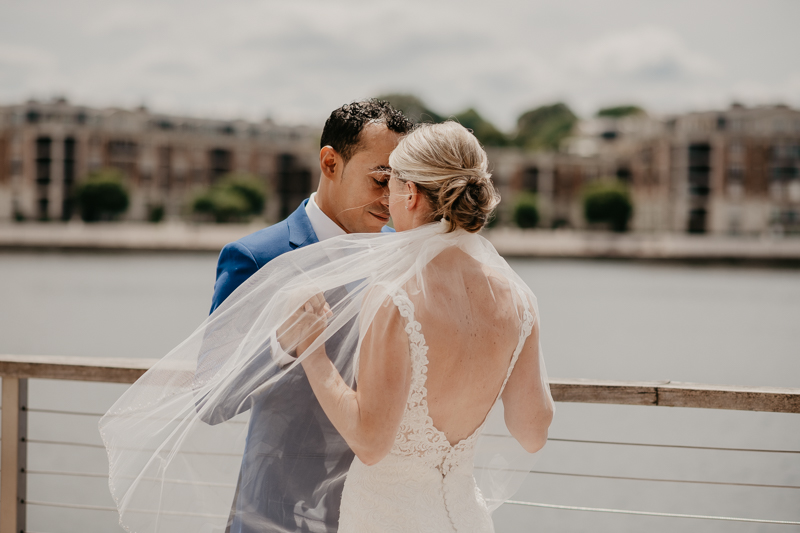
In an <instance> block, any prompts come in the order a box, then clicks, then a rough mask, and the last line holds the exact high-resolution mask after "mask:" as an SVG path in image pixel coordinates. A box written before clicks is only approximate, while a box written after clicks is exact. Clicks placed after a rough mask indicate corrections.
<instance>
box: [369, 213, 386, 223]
mask: <svg viewBox="0 0 800 533" xmlns="http://www.w3.org/2000/svg"><path fill="white" fill-rule="evenodd" d="M370 215H372V216H374V217H375V218H377V219H378V220H380V221H381V222H383V223H384V224H385V223H387V222H389V214H388V213H387V214H385V215H379V214H378V213H370Z"/></svg>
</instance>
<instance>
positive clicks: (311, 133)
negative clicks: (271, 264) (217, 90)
mask: <svg viewBox="0 0 800 533" xmlns="http://www.w3.org/2000/svg"><path fill="white" fill-rule="evenodd" d="M318 139H319V133H318V131H317V130H316V129H314V128H310V127H306V126H284V125H278V124H275V123H274V122H272V121H270V120H264V121H262V122H247V121H243V120H213V119H199V118H191V117H180V116H173V115H166V114H162V113H154V112H150V111H148V110H147V109H145V108H143V107H140V108H138V109H133V110H127V109H118V108H105V109H97V108H90V107H85V106H77V105H72V104H70V103H69V102H67V101H66V100H64V99H55V100H53V101H49V102H36V101H29V102H27V103H24V104H19V105H10V106H4V107H0V221H1V220H10V219H15V218H16V219H18V220H22V219H25V220H64V221H66V220H70V219H72V218H73V217H75V216H76V213H75V207H76V206H75V205H74V198H73V192H74V188H75V185H76V183H77V182H78V181H79V180H81V179H83V178H84V177H85V176H86V175H87V174H89V173H90V172H92V171H93V170H97V169H100V168H105V167H112V168H116V169H119V170H120V171H121V172H122V173H123V175H124V176H125V180H126V185H127V187H128V189H129V192H130V196H131V205H130V208H129V209H128V211H127V212H126V213H125V215H124V218H125V219H128V220H146V219H147V218H148V213H150V212H151V210H153V209H154V208H163V209H164V211H165V214H166V216H167V217H168V218H175V217H178V216H181V215H185V214H186V213H187V208H188V204H189V202H190V201H191V198H192V197H193V196H194V194H196V193H197V191H198V190H199V189H202V188H204V187H208V186H210V185H212V184H214V183H215V182H216V181H217V180H219V179H220V177H222V176H224V175H226V174H229V173H232V172H243V173H249V174H253V175H255V176H257V177H258V178H259V179H260V180H262V181H263V184H264V185H265V187H266V188H267V190H268V191H269V192H270V193H271V194H269V203H268V205H267V208H266V212H265V214H266V216H267V218H268V219H271V220H278V219H280V218H282V217H285V216H286V215H287V214H288V213H290V212H291V211H292V210H293V209H294V208H295V207H297V205H298V204H299V203H300V201H301V200H302V199H303V198H305V197H307V196H308V195H309V194H310V192H311V191H312V190H313V189H315V188H316V180H317V179H318V173H317V172H316V171H313V170H315V169H316V168H317V167H318V163H317V159H318V147H317V146H316V143H317V142H318Z"/></svg>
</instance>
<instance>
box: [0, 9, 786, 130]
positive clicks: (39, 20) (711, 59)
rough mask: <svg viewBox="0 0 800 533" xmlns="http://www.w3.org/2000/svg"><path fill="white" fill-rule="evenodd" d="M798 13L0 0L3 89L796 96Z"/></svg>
mask: <svg viewBox="0 0 800 533" xmlns="http://www.w3.org/2000/svg"><path fill="white" fill-rule="evenodd" d="M799 24H800V2H798V1H797V0H758V1H755V0H754V1H751V2H745V1H739V0H724V1H722V0H721V1H706V0H689V1H685V0H669V1H666V0H602V1H600V0H583V1H580V0H576V1H569V0H560V1H559V0H556V1H546V2H544V1H534V0H523V1H508V0H481V1H473V0H459V1H440V0H403V1H402V2H380V1H377V0H372V1H370V0H347V1H333V0H319V1H308V0H283V1H280V2H278V1H257V0H226V1H223V0H218V1H214V2H212V1H206V0H121V1H114V0H19V1H18V0H2V1H1V2H0V104H9V103H16V102H20V101H23V100H26V99H28V98H31V97H34V98H49V97H52V96H54V95H65V96H67V97H68V98H69V99H70V100H71V101H73V102H75V103H80V104H85V105H97V106H105V105H118V106H134V105H139V104H142V103H144V104H146V105H147V106H148V107H149V108H151V109H153V110H157V111H164V112H170V113H185V114H191V115H197V116H215V117H229V118H246V119H250V120H259V119H261V118H264V117H266V116H270V117H272V118H274V119H276V120H279V121H282V122H289V123H309V124H320V125H321V124H322V122H323V121H324V119H325V117H327V115H328V114H329V113H330V111H331V110H332V109H334V108H336V107H338V106H340V105H341V104H343V103H345V102H348V101H351V100H355V99H359V98H363V97H368V96H375V95H377V94H380V93H384V92H390V91H391V92H411V93H414V94H417V95H418V96H420V97H422V98H423V100H425V101H426V102H427V103H428V105H430V106H431V107H432V108H434V109H435V110H437V111H439V112H441V113H445V114H447V113H455V112H458V111H461V110H462V109H464V108H466V107H468V106H472V107H475V108H476V109H478V111H479V112H481V113H482V114H484V115H485V116H486V117H487V118H488V119H490V120H492V121H494V122H496V123H497V125H498V126H500V127H501V128H504V129H509V128H511V127H512V126H513V124H514V122H515V120H516V117H517V116H518V115H519V114H520V113H521V112H523V111H526V110H528V109H530V108H532V107H535V106H538V105H542V104H547V103H552V102H554V101H559V100H561V101H564V102H566V103H567V104H568V105H570V106H571V107H572V108H573V109H574V110H575V111H576V112H578V113H579V114H581V115H584V116H588V115H591V114H592V113H594V112H595V111H596V110H597V108H599V107H602V106H608V105H614V104H621V103H634V104H638V105H641V106H643V107H645V108H647V109H648V110H651V111H654V112H658V113H660V112H674V111H687V110H694V109H708V108H721V107H727V105H728V104H729V103H730V102H731V101H733V100H737V101H741V102H743V103H745V104H759V103H775V102H783V103H788V104H790V105H793V106H800V53H799V52H800V26H799Z"/></svg>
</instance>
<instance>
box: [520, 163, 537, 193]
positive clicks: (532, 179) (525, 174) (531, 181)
mask: <svg viewBox="0 0 800 533" xmlns="http://www.w3.org/2000/svg"><path fill="white" fill-rule="evenodd" d="M522 189H523V190H525V191H530V192H539V168H538V167H528V168H526V169H525V170H523V171H522Z"/></svg>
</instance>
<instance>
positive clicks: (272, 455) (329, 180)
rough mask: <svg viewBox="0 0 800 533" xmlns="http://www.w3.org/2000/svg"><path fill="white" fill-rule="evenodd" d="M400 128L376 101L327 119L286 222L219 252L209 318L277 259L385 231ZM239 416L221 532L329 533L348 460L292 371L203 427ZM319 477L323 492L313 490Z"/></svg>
mask: <svg viewBox="0 0 800 533" xmlns="http://www.w3.org/2000/svg"><path fill="white" fill-rule="evenodd" d="M410 129H411V123H410V122H409V120H408V119H407V118H406V117H405V116H403V114H402V113H401V112H399V111H397V110H395V109H393V108H392V107H391V105H389V104H388V103H387V102H382V101H379V100H365V101H361V102H354V103H352V104H347V105H344V106H342V107H340V108H339V109H337V110H335V111H334V112H333V113H331V115H330V117H329V118H328V120H327V121H326V122H325V127H324V129H323V131H322V138H321V140H320V146H321V147H320V152H319V163H320V172H321V175H320V180H319V187H318V188H317V192H316V193H314V194H312V195H311V197H310V198H308V199H307V200H304V201H303V202H302V203H301V204H300V207H298V208H297V210H296V211H295V212H294V213H292V214H291V215H289V217H288V218H287V219H286V220H284V221H282V222H279V223H278V224H275V225H273V226H270V227H268V228H265V229H262V230H260V231H257V232H255V233H253V234H250V235H248V236H246V237H243V238H241V239H239V240H238V241H236V242H232V243H229V244H227V245H225V247H224V248H223V249H222V252H221V253H220V256H219V261H218V263H217V281H216V284H215V285H214V297H213V301H212V305H211V311H212V312H213V311H214V309H216V308H217V307H218V306H219V305H220V304H221V303H222V302H223V301H224V300H225V299H226V298H227V297H228V296H229V295H230V294H231V293H232V292H233V291H234V290H235V289H236V288H237V287H238V286H239V285H241V284H242V283H243V282H244V281H245V280H247V279H248V278H249V277H250V276H252V275H253V274H254V273H255V272H256V271H257V270H258V269H259V268H261V267H263V266H264V265H265V264H267V263H268V262H270V261H271V260H272V259H275V258H276V257H278V256H279V255H281V254H284V253H286V252H289V251H291V250H294V249H296V248H300V247H303V246H307V245H309V244H313V243H315V242H319V241H321V240H325V239H329V238H331V237H335V236H338V235H344V234H345V233H376V232H379V231H393V230H391V229H390V228H387V227H386V226H385V225H386V223H387V222H388V220H389V210H388V203H387V195H388V188H387V181H388V173H387V172H386V171H387V170H389V154H390V153H391V152H392V150H394V148H395V146H397V143H398V141H399V139H400V137H401V136H402V135H403V134H405V133H408V131H409V130H410ZM276 357H280V356H276ZM283 357H286V355H285V354H284V355H283ZM247 409H250V411H251V414H250V425H249V428H248V433H247V443H246V445H245V450H244V457H243V459H242V466H241V469H240V473H239V481H238V484H237V487H236V496H235V501H234V503H233V508H232V509H231V518H230V521H229V524H228V531H230V532H231V533H251V532H252V533H255V532H256V531H259V532H273V531H275V532H291V531H304V532H305V531H308V532H317V531H319V532H325V533H333V532H335V531H336V529H337V526H338V521H339V503H340V500H341V495H342V486H343V483H344V476H345V474H346V473H347V470H348V469H349V467H350V462H351V461H352V459H353V453H352V452H351V451H350V449H349V448H348V446H347V444H346V443H345V442H344V439H342V437H341V436H340V435H339V434H338V432H337V431H336V430H335V429H334V428H333V425H332V424H331V423H330V421H329V420H328V418H327V417H326V416H325V414H324V412H323V411H322V408H321V407H320V405H319V403H318V402H317V400H316V397H315V396H314V393H313V391H312V390H311V387H310V385H309V383H308V380H307V379H306V377H305V374H304V373H303V370H302V367H301V366H299V365H298V366H297V367H295V368H294V369H292V370H290V371H289V372H288V379H285V380H283V381H282V382H281V385H280V387H273V388H271V389H270V390H268V391H267V392H266V393H265V394H263V395H261V396H259V397H257V398H253V397H252V395H249V396H247V397H246V398H243V397H241V396H239V397H230V398H227V399H223V400H222V401H221V402H220V405H219V406H216V407H215V408H214V409H213V416H214V418H215V420H214V422H212V423H218V422H220V421H222V420H225V419H229V418H231V417H233V416H235V415H236V414H238V413H240V412H243V411H245V410H247ZM332 452H333V453H332ZM326 479H327V480H329V486H323V485H322V481H323V480H326ZM331 480H332V481H331Z"/></svg>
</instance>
